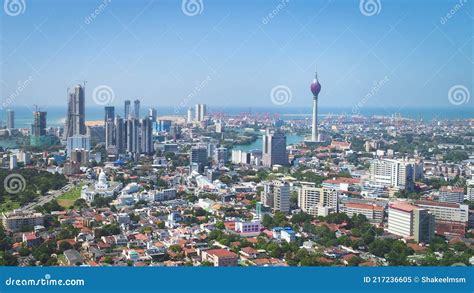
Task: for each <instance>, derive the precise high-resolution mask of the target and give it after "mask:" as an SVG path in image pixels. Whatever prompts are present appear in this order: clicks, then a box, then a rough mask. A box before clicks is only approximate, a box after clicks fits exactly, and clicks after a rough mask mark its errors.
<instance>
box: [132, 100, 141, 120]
mask: <svg viewBox="0 0 474 293" xmlns="http://www.w3.org/2000/svg"><path fill="white" fill-rule="evenodd" d="M133 118H135V119H140V100H135V101H133Z"/></svg>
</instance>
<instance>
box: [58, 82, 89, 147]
mask: <svg viewBox="0 0 474 293" xmlns="http://www.w3.org/2000/svg"><path fill="white" fill-rule="evenodd" d="M85 122H86V121H85V96H84V87H83V86H81V85H80V84H78V85H77V86H76V87H75V88H74V92H71V93H69V102H68V109H67V115H66V124H65V128H64V137H65V138H67V137H70V136H73V135H85V134H86V131H87V130H86V123H85Z"/></svg>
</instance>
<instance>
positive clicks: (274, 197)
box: [261, 181, 290, 213]
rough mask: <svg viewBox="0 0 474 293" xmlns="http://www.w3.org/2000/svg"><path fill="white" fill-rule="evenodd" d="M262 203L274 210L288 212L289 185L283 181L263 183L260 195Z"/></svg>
mask: <svg viewBox="0 0 474 293" xmlns="http://www.w3.org/2000/svg"><path fill="white" fill-rule="evenodd" d="M261 202H262V204H263V205H265V206H268V207H272V208H273V210H274V211H281V212H284V213H289V212H290V185H289V184H288V183H287V182H283V181H272V182H267V183H265V184H264V185H263V192H262V196H261Z"/></svg>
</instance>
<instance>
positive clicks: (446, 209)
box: [415, 200, 469, 223]
mask: <svg viewBox="0 0 474 293" xmlns="http://www.w3.org/2000/svg"><path fill="white" fill-rule="evenodd" d="M415 205H417V206H419V207H422V208H424V209H427V210H429V211H430V212H431V213H432V214H433V215H434V216H435V219H436V222H438V221H446V222H462V223H467V222H468V221H469V205H467V204H459V203H448V202H437V201H431V200H419V201H416V202H415Z"/></svg>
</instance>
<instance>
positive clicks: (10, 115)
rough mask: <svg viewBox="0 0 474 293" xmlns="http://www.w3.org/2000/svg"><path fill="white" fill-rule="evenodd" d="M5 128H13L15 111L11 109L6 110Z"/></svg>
mask: <svg viewBox="0 0 474 293" xmlns="http://www.w3.org/2000/svg"><path fill="white" fill-rule="evenodd" d="M7 128H8V129H13V128H15V112H14V111H13V110H7Z"/></svg>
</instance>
